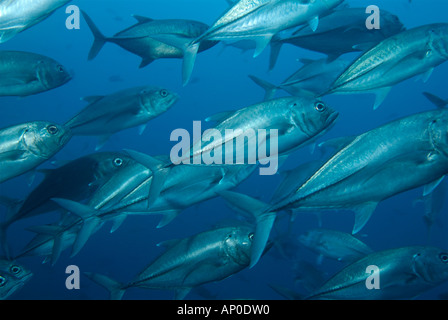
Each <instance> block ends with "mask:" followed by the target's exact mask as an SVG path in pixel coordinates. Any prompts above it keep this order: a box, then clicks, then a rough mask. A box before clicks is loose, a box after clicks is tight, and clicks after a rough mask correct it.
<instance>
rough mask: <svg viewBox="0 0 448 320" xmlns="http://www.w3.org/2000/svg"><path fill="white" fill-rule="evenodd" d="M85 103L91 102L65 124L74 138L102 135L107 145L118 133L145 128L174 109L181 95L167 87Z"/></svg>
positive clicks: (136, 90) (95, 98)
mask: <svg viewBox="0 0 448 320" xmlns="http://www.w3.org/2000/svg"><path fill="white" fill-rule="evenodd" d="M85 100H87V101H88V102H90V103H89V104H88V105H87V106H86V107H85V108H84V109H82V110H81V111H80V112H79V113H78V114H77V115H75V116H74V117H73V118H72V119H70V120H69V121H68V122H67V123H66V124H65V125H66V126H67V127H69V128H70V129H71V130H72V132H73V134H74V135H98V136H101V137H102V142H104V141H106V140H107V138H108V137H109V136H110V135H112V134H114V133H116V132H118V131H121V130H124V129H128V128H132V127H137V126H142V127H143V128H144V127H145V126H146V124H147V123H148V122H149V121H150V120H152V119H154V118H155V117H157V116H159V115H160V114H162V113H164V112H166V111H167V110H168V109H170V108H171V107H172V106H173V105H174V104H175V103H176V102H177V100H178V95H177V94H175V93H173V92H171V91H169V90H166V89H163V88H158V87H152V86H142V87H133V88H129V89H125V90H121V91H119V92H116V93H113V94H110V95H107V96H93V97H87V98H85ZM141 132H142V131H141Z"/></svg>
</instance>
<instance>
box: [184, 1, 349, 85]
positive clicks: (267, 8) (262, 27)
mask: <svg viewBox="0 0 448 320" xmlns="http://www.w3.org/2000/svg"><path fill="white" fill-rule="evenodd" d="M342 2H343V0H316V1H302V0H240V1H239V2H237V3H236V4H235V5H234V6H233V7H231V8H230V9H229V10H228V11H227V12H226V13H225V14H224V15H223V16H222V17H220V18H219V19H218V20H217V21H216V22H215V23H214V24H213V26H211V27H210V29H209V30H207V31H206V32H205V33H204V34H202V35H201V36H200V37H198V38H197V39H195V40H194V41H192V42H191V43H190V44H188V45H187V46H186V47H184V50H185V53H184V67H183V81H184V84H187V83H188V80H189V78H190V76H191V73H192V71H193V67H194V61H195V59H196V53H197V51H198V49H199V45H200V43H201V42H202V41H204V40H244V39H247V40H254V41H255V42H256V49H255V53H254V57H257V56H258V55H259V54H260V53H261V52H262V51H263V50H264V48H265V47H266V46H267V45H268V44H269V42H270V41H271V39H272V37H273V36H274V35H275V34H277V33H278V32H280V31H282V30H286V29H289V28H293V27H296V26H299V25H301V24H304V23H309V24H310V25H311V26H312V29H313V30H316V29H317V26H318V25H319V17H320V16H321V15H322V14H324V13H327V12H328V11H330V10H331V9H333V8H335V7H336V6H338V5H339V4H341V3H342Z"/></svg>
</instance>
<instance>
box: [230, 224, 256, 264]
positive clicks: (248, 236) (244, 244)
mask: <svg viewBox="0 0 448 320" xmlns="http://www.w3.org/2000/svg"><path fill="white" fill-rule="evenodd" d="M225 235H226V236H225V240H224V251H225V253H226V255H227V256H228V257H229V258H230V259H232V261H233V262H235V263H236V264H239V265H241V266H248V265H249V264H250V255H251V248H252V241H253V239H254V231H253V230H252V229H251V228H249V227H245V226H239V227H234V228H228V232H226V233H225Z"/></svg>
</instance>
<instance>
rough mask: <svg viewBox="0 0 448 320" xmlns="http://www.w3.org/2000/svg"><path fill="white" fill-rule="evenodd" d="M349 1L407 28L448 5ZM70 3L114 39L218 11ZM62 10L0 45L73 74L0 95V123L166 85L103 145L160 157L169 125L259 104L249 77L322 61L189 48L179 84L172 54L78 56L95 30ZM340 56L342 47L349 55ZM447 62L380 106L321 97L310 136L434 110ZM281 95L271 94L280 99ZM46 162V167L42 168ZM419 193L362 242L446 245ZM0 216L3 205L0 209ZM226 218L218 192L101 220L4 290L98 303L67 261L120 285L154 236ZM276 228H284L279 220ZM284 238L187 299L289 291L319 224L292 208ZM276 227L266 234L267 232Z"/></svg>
mask: <svg viewBox="0 0 448 320" xmlns="http://www.w3.org/2000/svg"><path fill="white" fill-rule="evenodd" d="M346 2H347V3H348V4H350V5H351V6H354V7H355V6H356V7H367V6H368V5H371V4H375V5H377V6H378V7H379V8H380V9H385V10H388V11H389V12H391V13H394V14H396V15H398V16H399V18H400V20H401V21H402V22H403V24H404V25H405V26H406V27H407V28H411V27H416V26H419V25H424V24H428V23H435V22H447V12H448V2H447V1H446V0H413V1H412V3H409V1H408V0H383V1H380V0H375V1H373V0H372V1H370V0H369V1H364V0H359V1H354V0H353V1H346ZM72 4H74V5H77V6H79V7H80V8H81V9H82V10H84V11H86V12H88V13H89V15H90V16H91V17H92V19H93V20H94V21H95V23H96V24H97V26H98V27H99V28H100V30H101V31H102V32H103V33H104V34H105V35H113V34H115V33H116V32H118V31H121V30H123V29H125V28H127V27H128V26H131V25H132V24H134V22H135V20H134V18H133V17H132V16H131V15H132V14H138V15H141V16H147V17H151V18H153V19H168V18H179V19H192V20H198V21H201V22H204V23H207V24H209V25H211V24H212V23H213V22H214V21H215V20H216V19H217V18H218V17H219V16H220V15H221V14H222V13H223V12H224V11H225V10H226V8H227V3H226V1H224V0H194V1H183V0H149V1H137V0H128V1H123V0H95V1H88V0H74V1H72ZM67 17H68V15H67V14H66V13H65V10H64V9H63V8H61V9H60V10H58V11H57V12H56V13H55V14H53V15H52V16H51V17H50V18H48V19H47V20H45V21H44V22H42V23H40V24H38V25H36V26H34V27H33V28H31V29H29V30H27V31H25V32H23V33H21V34H19V35H18V36H16V37H15V38H14V39H12V40H10V41H8V42H6V43H4V44H2V45H1V49H2V50H23V51H32V52H36V53H40V54H43V55H47V56H50V57H52V58H54V59H56V60H57V61H59V62H61V63H62V64H63V65H64V66H66V67H67V69H69V70H70V71H71V72H72V73H73V74H74V78H73V80H72V81H70V82H69V83H67V84H66V85H64V86H62V87H60V88H57V89H54V90H51V91H48V92H45V93H42V94H38V95H35V96H30V97H26V98H5V97H3V98H0V103H1V117H0V127H2V128H3V127H7V126H10V125H12V124H17V123H23V122H26V121H33V120H51V121H55V122H57V123H64V122H65V121H67V120H68V119H69V118H71V117H72V116H73V115H74V114H75V113H77V112H78V111H79V110H81V109H82V108H83V107H84V106H85V102H83V101H81V100H80V98H81V97H85V96H91V95H104V94H109V93H113V92H115V91H118V90H121V89H125V88H130V87H133V86H138V85H146V84H149V85H156V86H161V87H166V88H167V89H169V90H172V91H174V92H176V93H178V94H179V96H180V100H179V102H178V103H177V104H176V105H175V106H174V107H173V108H172V109H170V110H169V111H167V112H166V113H164V114H162V115H161V116H159V117H158V118H156V119H154V120H152V121H151V122H150V123H149V125H148V127H147V129H146V131H145V132H144V133H143V134H142V135H139V134H138V130H137V129H129V130H125V131H122V132H120V133H117V134H115V135H114V136H112V137H111V139H110V140H109V141H108V142H107V143H106V144H105V146H104V148H103V149H102V151H109V150H110V151H120V150H123V149H134V150H138V151H141V152H144V153H148V154H151V155H161V154H169V152H170V150H171V148H172V147H173V145H174V143H173V142H170V134H171V132H172V131H173V130H174V129H177V128H185V129H187V130H191V129H192V125H193V121H194V120H204V119H205V118H206V117H208V116H210V115H213V114H216V113H218V112H221V111H226V110H233V109H238V108H241V107H245V106H248V105H251V104H253V103H256V102H260V101H262V99H263V94H264V93H263V91H262V90H261V89H260V88H259V87H258V86H256V85H255V84H254V83H253V82H252V81H251V80H250V79H249V78H248V75H249V74H253V75H257V76H259V77H261V78H264V79H267V80H269V81H270V82H272V83H280V82H281V81H283V80H284V79H285V78H286V77H287V76H289V75H290V74H291V73H292V72H293V71H295V70H296V69H298V68H299V67H300V66H301V63H300V62H299V59H300V58H321V57H324V56H323V55H321V54H318V53H315V52H311V51H307V50H304V49H300V48H297V47H293V46H288V45H285V46H284V47H283V49H282V51H281V54H280V57H279V60H278V63H277V65H276V67H275V69H274V70H272V71H271V72H268V71H267V70H268V60H269V50H265V51H264V52H263V53H262V54H261V55H260V56H259V57H257V58H255V59H254V58H253V57H252V52H251V51H249V52H247V53H244V54H243V53H241V52H240V51H239V50H238V49H235V48H226V49H225V50H224V51H223V52H221V51H222V49H223V48H222V46H221V45H217V46H216V47H214V48H212V49H210V50H208V51H205V52H203V53H201V54H199V55H198V57H197V60H196V65H195V68H194V71H193V75H192V81H191V83H190V84H189V85H187V86H185V87H184V86H182V79H181V67H182V61H181V60H173V59H167V60H163V59H162V60H158V61H155V62H154V63H153V64H151V65H150V66H148V67H146V68H143V69H138V65H139V64H140V58H139V57H137V56H135V55H133V54H131V53H129V52H126V51H125V50H123V49H122V48H120V47H118V46H116V45H114V44H106V45H105V47H104V48H103V49H102V51H101V52H100V54H99V55H98V57H97V58H96V59H94V60H93V61H87V54H88V52H89V50H90V46H91V44H92V41H93V38H92V34H91V32H90V30H89V28H88V27H87V25H86V24H85V22H84V20H81V28H80V30H68V29H66V27H65V20H66V18H67ZM348 56H350V55H348ZM447 74H448V64H447V63H445V64H442V65H440V66H439V67H437V68H436V69H435V71H434V73H433V74H432V76H431V78H430V79H429V81H428V82H426V83H423V82H422V81H421V80H417V81H416V80H415V79H410V80H407V81H405V82H403V83H400V84H398V85H396V86H395V87H394V88H393V90H392V91H391V93H390V95H389V96H388V97H387V99H386V100H385V102H384V103H383V104H382V105H381V107H380V108H379V109H378V110H376V111H374V110H373V109H372V106H373V101H374V97H373V96H372V95H369V94H360V95H332V96H327V97H324V101H325V102H327V103H328V104H329V105H331V106H332V107H333V108H334V109H336V110H337V111H338V112H340V114H341V116H340V117H339V119H338V121H337V124H336V125H335V127H334V128H333V129H332V130H331V131H330V132H328V134H326V135H325V136H324V137H322V138H321V139H320V141H324V140H325V139H327V138H333V137H340V136H346V135H355V134H360V133H362V132H365V131H367V130H370V129H373V128H375V127H377V126H379V125H381V124H384V123H386V122H389V121H391V120H393V119H398V118H401V117H403V116H406V115H410V114H413V113H417V112H420V111H425V110H431V109H433V108H434V106H433V105H432V104H431V103H430V102H429V101H428V100H427V99H426V98H425V97H424V96H423V95H422V92H424V91H428V92H431V93H434V94H436V95H438V96H441V97H442V98H448V93H447V90H446V87H447V81H446V75H447ZM281 95H283V93H281V92H279V93H278V96H281ZM96 142H97V140H96V138H94V137H75V138H73V139H72V140H71V141H70V142H69V144H68V145H67V146H66V147H64V149H62V150H61V151H60V152H59V153H58V154H57V155H56V157H55V158H56V159H58V160H71V159H75V158H78V157H80V156H82V155H87V154H90V153H93V152H94V150H95V146H96ZM316 156H317V155H316V154H311V152H310V149H309V148H303V149H300V150H297V151H295V152H294V154H293V155H291V156H290V157H289V159H288V160H287V162H286V163H285V168H286V169H288V168H294V167H296V166H297V165H299V164H300V163H304V162H306V161H308V160H311V159H314V158H315V157H316ZM45 167H49V168H51V165H50V164H49V163H45V164H44V165H42V168H45ZM39 178H40V177H38V178H37V180H36V181H35V182H34V184H33V185H32V186H31V187H30V186H29V185H28V180H29V176H28V175H24V176H20V177H17V178H15V179H13V180H10V181H8V182H5V183H3V184H2V185H0V194H1V195H4V196H8V197H12V198H24V197H26V195H27V194H28V193H29V192H30V190H31V189H32V188H33V186H35V185H37V183H38V179H39ZM280 181H281V177H280V176H279V175H276V176H258V175H257V174H256V173H255V174H254V175H252V176H251V177H250V178H249V179H248V180H246V181H244V182H243V183H242V184H241V185H240V186H239V187H238V188H237V190H238V191H240V192H242V193H246V194H249V195H251V196H254V197H257V198H261V199H263V200H266V201H268V200H269V199H270V196H271V195H272V194H273V192H274V190H275V186H277V185H278V183H279V182H280ZM421 194H422V188H419V189H415V190H411V191H409V192H406V193H403V194H400V195H397V196H395V197H393V198H390V199H388V200H385V201H383V202H382V203H380V204H379V206H378V208H377V210H376V211H375V213H374V214H373V216H372V218H371V220H370V221H369V222H368V223H367V225H366V226H365V227H364V229H363V230H362V231H361V233H362V240H363V241H364V242H365V243H366V244H368V245H369V246H370V247H371V248H372V249H374V250H385V249H389V248H396V247H401V246H408V245H432V246H437V247H440V248H444V249H447V250H448V240H447V238H446V232H447V228H448V219H447V216H446V214H445V212H446V210H447V209H448V208H447V205H445V207H444V209H443V211H442V214H441V215H440V217H439V218H438V221H437V222H436V224H435V225H434V227H433V229H432V232H431V237H430V238H429V239H428V237H427V229H426V226H425V224H424V222H423V206H422V205H421V204H415V205H414V204H413V203H414V200H415V199H417V198H419V197H420V196H421ZM0 210H2V211H0V214H2V212H5V210H4V209H3V208H0ZM55 217H57V216H56V215H53V214H51V213H50V214H49V215H45V216H39V217H36V218H32V219H28V220H26V221H21V222H19V223H16V224H14V225H13V226H12V227H11V230H10V231H9V232H8V242H9V244H10V246H11V247H12V250H13V251H14V252H18V251H20V249H21V248H22V247H23V246H24V245H25V244H26V243H27V242H28V241H29V240H30V239H31V238H32V237H33V233H31V232H29V231H26V230H25V229H26V227H29V226H33V225H42V224H45V223H50V222H52V221H53V220H54V218H55ZM234 218H235V213H234V212H233V211H232V210H231V209H230V208H229V207H227V206H226V204H225V202H224V201H223V200H222V199H220V198H215V199H211V200H209V201H206V202H204V203H201V204H199V205H197V206H194V207H191V208H188V209H187V210H185V211H184V212H182V214H181V215H180V216H178V217H177V218H176V219H175V220H174V221H173V222H172V223H170V224H169V225H167V226H166V227H164V228H161V229H156V225H157V224H158V222H159V218H158V217H157V216H150V217H144V216H131V217H128V218H127V220H126V221H125V223H124V224H123V225H122V226H121V228H120V229H118V230H117V231H116V232H115V233H113V234H110V232H109V230H110V228H109V227H110V226H109V225H106V226H105V227H103V228H102V229H101V230H100V231H99V232H97V233H95V234H94V235H93V236H92V237H91V239H90V240H89V242H88V243H87V245H86V246H85V247H84V248H83V250H82V251H81V252H80V253H79V254H78V255H77V256H75V257H73V258H70V257H69V254H70V253H69V252H67V251H66V252H64V253H63V254H62V256H61V258H60V259H59V261H58V262H57V263H56V264H55V265H54V266H50V265H49V264H42V263H41V262H42V258H40V257H29V258H23V259H22V260H21V262H22V263H23V264H24V265H25V266H26V267H28V268H29V269H31V270H32V271H33V273H34V276H33V278H32V279H31V280H30V282H29V283H28V284H27V285H26V286H25V287H24V288H23V289H22V290H21V291H19V292H17V293H16V294H15V295H14V297H13V298H14V299H106V298H107V297H108V294H107V292H106V291H105V290H104V289H103V288H101V287H100V286H98V285H97V284H95V283H93V282H91V281H90V280H89V279H87V278H85V277H82V278H81V289H80V290H67V289H66V287H65V280H66V278H67V274H66V273H65V269H66V267H67V266H68V265H77V266H78V267H79V268H80V270H81V272H85V271H89V272H98V273H102V274H106V275H108V276H110V277H112V278H114V279H117V280H119V281H123V282H126V281H129V280H131V279H132V278H133V277H134V276H135V275H136V274H137V273H138V272H140V271H141V270H143V268H144V267H145V266H146V265H148V264H149V263H150V262H151V261H153V259H155V258H156V257H157V256H158V255H159V254H161V253H162V252H163V249H162V248H161V247H157V246H156V244H157V243H159V242H161V241H164V240H169V239H179V238H184V237H188V236H191V235H194V234H196V233H198V232H202V231H205V230H209V229H211V228H213V227H214V226H215V225H217V224H219V223H221V222H222V221H226V220H230V219H234ZM353 219H354V216H353V213H352V212H350V211H338V212H325V213H323V215H322V226H323V227H325V228H328V229H336V230H341V231H346V232H350V231H351V230H352V227H353V221H354V220H353ZM282 227H283V228H282ZM292 227H293V228H292V230H291V232H290V234H289V240H288V242H287V243H288V244H289V246H288V248H284V249H285V250H291V252H292V256H289V257H282V256H281V255H280V254H279V252H278V251H277V249H276V248H273V249H272V250H271V251H270V252H269V253H268V254H266V255H265V256H264V257H263V258H262V259H261V260H260V262H259V263H258V264H257V265H256V266H255V267H254V268H252V269H245V270H243V271H241V272H240V273H238V274H236V275H233V276H232V277H230V278H227V279H225V280H223V281H220V282H217V283H211V284H207V285H204V286H203V289H202V290H193V291H192V292H191V293H190V294H189V295H188V296H187V298H188V299H212V298H216V299H282V297H281V296H280V295H278V294H277V293H276V292H274V291H273V290H272V289H271V288H270V287H269V284H278V285H282V286H285V287H288V288H291V289H294V290H296V291H298V292H302V293H304V291H303V288H301V287H300V286H299V285H297V284H296V283H295V282H294V276H295V275H294V271H293V265H294V261H295V260H297V259H300V260H305V261H309V262H315V261H316V258H317V257H316V255H315V254H314V253H312V252H311V251H309V250H308V249H306V248H303V247H300V246H299V244H298V242H297V238H298V236H299V235H300V234H302V233H303V232H305V231H307V230H309V229H310V228H316V227H318V219H317V218H316V217H315V216H314V215H312V214H302V215H298V216H297V218H296V220H295V221H294V223H293V225H292ZM286 229H287V223H286V222H285V224H284V225H280V228H279V230H278V231H279V233H280V234H282V232H284V231H285V230H286ZM276 235H277V233H276V231H274V232H273V236H274V237H275V236H276ZM342 266H343V265H342V264H341V263H339V262H336V261H331V260H324V261H323V263H322V265H321V266H320V268H322V270H323V272H324V273H325V274H327V275H328V276H331V275H332V274H334V273H335V272H336V271H338V270H340V269H341V267H342ZM447 291H448V283H446V284H444V285H441V286H438V287H437V288H435V289H433V290H430V291H428V292H426V293H424V294H422V295H421V296H420V297H419V298H420V299H438V298H439V295H440V294H442V293H446V292H447ZM172 297H173V293H172V292H171V291H164V290H143V289H137V288H133V289H130V290H128V291H127V292H126V294H125V299H172Z"/></svg>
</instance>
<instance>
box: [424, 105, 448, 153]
mask: <svg viewBox="0 0 448 320" xmlns="http://www.w3.org/2000/svg"><path fill="white" fill-rule="evenodd" d="M438 115H439V116H436V117H434V119H433V120H432V121H431V122H430V123H429V126H428V131H429V139H430V143H431V145H432V146H433V148H434V149H435V150H436V151H437V152H438V153H440V154H442V155H444V156H445V157H448V110H442V111H441V113H439V114H438Z"/></svg>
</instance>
